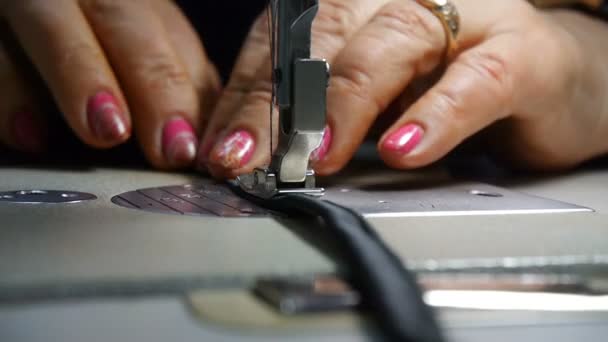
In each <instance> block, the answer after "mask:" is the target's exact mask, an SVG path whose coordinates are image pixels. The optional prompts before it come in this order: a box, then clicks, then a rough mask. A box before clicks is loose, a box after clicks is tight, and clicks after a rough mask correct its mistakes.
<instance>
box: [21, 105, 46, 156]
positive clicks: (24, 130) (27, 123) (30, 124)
mask: <svg viewBox="0 0 608 342" xmlns="http://www.w3.org/2000/svg"><path fill="white" fill-rule="evenodd" d="M13 137H14V138H15V143H16V144H17V145H18V147H20V148H22V149H24V150H25V151H27V152H41V151H42V150H44V146H45V142H46V138H47V131H46V130H45V128H44V126H43V125H42V124H41V122H40V121H39V120H36V117H35V116H34V114H33V113H31V112H21V113H18V114H17V115H15V116H14V118H13Z"/></svg>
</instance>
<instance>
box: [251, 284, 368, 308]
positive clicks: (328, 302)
mask: <svg viewBox="0 0 608 342" xmlns="http://www.w3.org/2000/svg"><path fill="white" fill-rule="evenodd" d="M253 292H254V293H255V294H256V295H257V296H258V297H259V298H260V299H262V300H264V301H265V302H267V303H268V304H270V305H271V306H273V307H274V308H275V309H276V310H277V311H279V312H280V313H281V314H284V315H298V314H309V313H319V312H336V311H344V310H350V309H353V308H355V307H357V306H359V304H360V303H361V296H360V295H359V293H358V292H357V291H355V290H353V289H352V288H351V287H350V286H349V285H348V284H347V283H345V282H344V281H342V280H341V279H339V278H337V277H335V276H331V275H328V276H314V277H302V278H297V277H296V278H294V277H291V278H278V277H277V278H265V279H259V280H258V281H257V282H256V284H255V287H254V289H253Z"/></svg>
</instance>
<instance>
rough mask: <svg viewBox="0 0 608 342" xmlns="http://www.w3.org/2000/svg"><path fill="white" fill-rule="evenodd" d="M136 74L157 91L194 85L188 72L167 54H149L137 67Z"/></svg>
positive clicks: (146, 84) (147, 85)
mask: <svg viewBox="0 0 608 342" xmlns="http://www.w3.org/2000/svg"><path fill="white" fill-rule="evenodd" d="M134 74H136V75H137V76H138V79H141V80H144V82H145V86H146V87H148V88H149V89H152V90H156V91H171V90H173V89H182V88H184V87H189V86H192V82H191V79H190V75H189V74H188V72H187V71H186V70H185V69H184V68H182V67H181V66H180V65H179V64H178V63H175V62H174V61H173V60H172V59H171V58H170V56H167V55H166V54H156V55H153V54H148V55H147V56H146V58H145V59H143V60H142V61H141V63H140V64H139V65H137V66H136V67H135V72H134Z"/></svg>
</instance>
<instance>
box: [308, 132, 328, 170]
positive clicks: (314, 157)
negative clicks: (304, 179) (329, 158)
mask: <svg viewBox="0 0 608 342" xmlns="http://www.w3.org/2000/svg"><path fill="white" fill-rule="evenodd" d="M332 138H333V136H332V133H331V128H330V127H329V126H327V127H325V131H324V132H323V140H322V141H321V145H320V146H319V147H318V148H317V149H316V150H314V151H313V152H312V154H311V155H310V161H311V162H312V163H313V164H315V163H318V162H320V161H322V160H323V159H325V156H326V155H327V152H328V151H329V147H330V146H331V141H332Z"/></svg>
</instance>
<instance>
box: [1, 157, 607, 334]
mask: <svg viewBox="0 0 608 342" xmlns="http://www.w3.org/2000/svg"><path fill="white" fill-rule="evenodd" d="M368 174H369V173H368ZM370 177H371V178H370ZM376 177H377V178H376V179H374V176H369V175H368V176H361V173H356V174H354V175H352V176H343V177H340V178H339V181H330V182H329V183H328V184H329V185H330V188H331V189H341V188H343V187H344V186H346V185H349V186H353V185H360V186H363V185H365V184H368V185H369V184H378V182H382V184H384V185H385V186H386V185H387V184H390V183H391V182H390V181H391V180H395V182H399V183H400V184H401V183H402V182H403V181H404V177H405V178H407V180H406V181H407V182H409V183H408V184H413V183H412V182H414V183H417V184H419V186H418V187H417V188H416V189H410V191H413V190H420V189H421V188H422V189H424V187H425V186H426V187H428V186H430V185H431V184H434V185H433V187H435V188H437V189H441V188H445V187H450V186H454V185H455V184H458V181H456V180H454V179H452V178H451V177H450V176H449V175H448V174H447V173H446V172H443V171H441V170H439V171H437V170H433V171H427V172H421V173H415V174H404V173H395V174H391V175H389V176H386V175H381V176H376ZM200 181H201V180H200V179H199V178H198V177H197V176H194V175H188V174H167V173H160V172H154V171H141V170H128V169H109V168H105V169H104V168H99V169H97V168H90V169H74V170H69V169H52V168H51V169H44V168H40V167H29V168H26V167H4V168H2V169H0V192H3V191H16V190H62V191H78V192H83V193H90V194H93V195H95V196H96V197H97V199H95V200H90V201H83V202H80V203H72V204H42V205H35V204H26V203H11V202H10V201H1V200H0V218H1V221H0V274H2V276H1V277H0V340H1V341H24V342H29V341H63V342H67V341H169V340H177V339H179V340H181V341H200V340H208V341H283V340H286V339H287V338H289V340H294V341H368V340H376V339H377V336H378V335H377V334H375V333H374V326H373V324H370V323H369V322H368V321H366V320H365V319H362V318H361V317H360V316H359V315H356V314H353V313H342V314H336V315H333V314H328V315H321V316H315V315H312V316H306V317H298V318H292V319H290V318H286V317H279V316H278V315H276V314H272V313H271V312H270V311H269V310H267V308H266V307H265V305H266V304H264V303H261V302H260V301H257V300H256V299H255V298H253V297H252V296H251V295H249V292H248V288H249V286H250V285H251V284H252V282H253V281H255V280H256V279H258V278H259V277H261V276H287V277H289V276H298V275H308V274H325V273H334V272H338V273H340V272H341V270H343V269H344V267H345V265H343V264H342V263H341V262H340V261H339V260H341V259H340V257H339V251H335V250H332V248H331V242H329V241H326V240H324V239H323V238H322V236H323V235H322V232H318V231H311V229H312V228H310V227H307V226H306V225H305V224H300V223H297V222H294V221H291V220H289V219H287V218H276V217H275V216H272V215H261V216H256V217H247V216H246V215H244V217H236V218H233V217H222V216H217V215H204V216H198V215H180V214H179V213H176V212H173V213H172V214H166V213H158V212H149V211H143V210H137V209H133V208H125V207H122V206H119V205H116V204H115V203H113V202H112V198H114V197H115V196H117V195H120V194H123V193H125V192H128V191H133V190H137V189H149V188H158V187H164V186H169V185H180V184H193V183H196V182H200ZM606 184H608V170H606V169H603V168H593V169H584V170H580V171H578V172H574V173H571V174H564V175H554V176H547V177H541V178H535V179H527V180H522V179H517V180H509V181H507V182H503V184H499V185H500V186H502V187H504V188H506V189H508V190H509V191H515V192H523V193H526V194H530V195H533V196H540V197H543V198H548V199H552V200H557V201H560V203H561V202H565V203H570V204H574V205H576V207H568V208H578V209H581V208H580V207H584V208H591V209H593V210H594V211H588V210H565V211H563V212H554V211H547V212H543V211H542V210H541V211H537V212H535V213H522V212H519V213H517V212H516V213H505V212H486V213H474V214H471V215H462V214H461V215H451V214H450V213H449V212H448V213H445V212H444V213H442V214H440V215H433V214H432V210H431V214H425V215H384V216H382V215H380V216H378V215H376V216H374V215H372V216H370V218H369V219H370V221H371V222H372V223H373V225H374V226H375V227H376V229H377V231H378V232H379V233H380V235H381V236H382V237H383V238H384V239H385V241H386V242H387V243H388V245H389V246H390V247H391V248H392V249H393V250H394V251H395V252H396V253H397V254H398V255H400V256H401V257H403V258H404V260H408V263H411V264H412V265H432V264H436V263H441V262H449V261H450V260H459V261H463V260H465V261H466V260H473V261H474V260H477V261H479V260H505V259H504V258H518V257H526V258H538V259H542V258H561V259H563V260H568V258H586V259H588V260H592V259H601V258H605V257H606V256H608V201H607V200H606V198H607V197H608V187H606ZM471 190H475V189H471ZM407 191H408V190H407V189H404V190H403V192H405V193H407ZM438 191H440V190H438ZM30 195H32V194H30ZM33 195H36V194H33ZM376 200H377V199H374V201H376ZM487 200H488V201H490V200H492V197H491V196H489V197H487ZM554 204H555V203H554ZM440 317H441V322H442V324H443V326H444V327H445V329H446V332H447V335H448V336H449V337H450V340H451V341H486V340H492V341H513V340H516V341H581V340H599V339H600V337H601V336H607V334H608V313H601V312H599V313H598V312H578V313H576V312H554V313H544V312H543V313H540V312H534V311H529V312H523V311H517V312H512V311H476V310H455V309H442V310H440ZM254 318H259V320H258V321H256V319H254Z"/></svg>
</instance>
